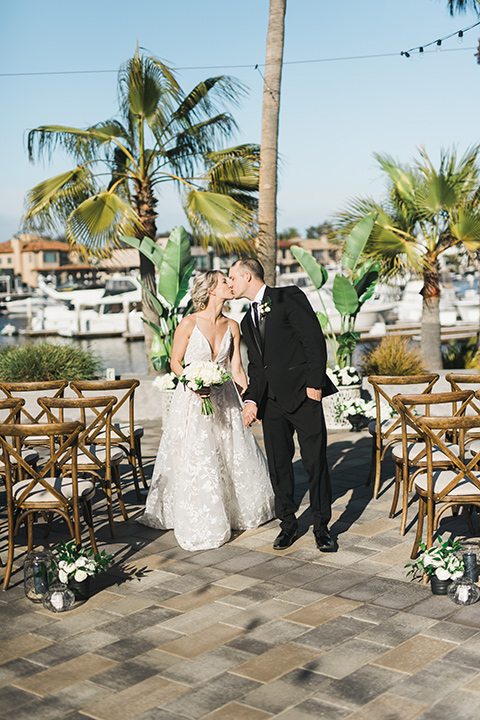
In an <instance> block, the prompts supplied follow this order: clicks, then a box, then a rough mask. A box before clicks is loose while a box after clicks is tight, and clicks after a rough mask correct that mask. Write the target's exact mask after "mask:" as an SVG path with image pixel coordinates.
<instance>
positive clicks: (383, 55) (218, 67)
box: [0, 22, 480, 77]
mask: <svg viewBox="0 0 480 720" xmlns="http://www.w3.org/2000/svg"><path fill="white" fill-rule="evenodd" d="M476 25H480V22H478V23H476ZM476 25H472V27H476ZM460 32H461V31H460ZM455 35H458V33H453V35H448V36H447V37H446V38H443V40H445V39H447V38H450V37H454V36H455ZM437 42H438V41H433V42H431V43H428V44H426V45H423V46H418V47H417V48H411V49H410V50H407V51H403V50H402V52H401V53H398V52H394V53H376V54H371V55H344V56H340V57H329V58H316V59H314V60H288V61H285V62H284V63H283V65H308V64H313V63H327V62H348V61H350V60H372V59H376V58H388V57H398V56H399V54H400V55H404V56H407V53H410V52H413V51H414V50H419V49H420V47H423V48H426V47H429V46H430V45H435V44H437ZM476 49H477V48H476V47H458V48H444V50H443V51H444V52H465V51H466V50H476ZM422 52H425V51H424V50H422ZM431 52H433V51H430V53H431ZM408 57H410V55H408ZM260 67H265V63H249V64H246V65H191V66H186V67H178V68H174V69H175V70H176V71H180V70H222V69H224V70H235V69H245V68H250V69H252V70H257V69H258V68H260ZM100 73H118V70H50V71H45V72H15V73H0V77H38V76H48V75H93V74H100Z"/></svg>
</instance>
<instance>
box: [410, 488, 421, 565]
mask: <svg viewBox="0 0 480 720" xmlns="http://www.w3.org/2000/svg"><path fill="white" fill-rule="evenodd" d="M424 517H425V500H424V499H423V498H422V496H421V495H420V496H419V498H418V520H417V534H416V535H415V540H414V541H413V548H412V552H411V554H410V558H411V559H412V560H414V559H415V558H416V557H417V555H418V544H419V542H420V540H421V539H422V533H423V519H424Z"/></svg>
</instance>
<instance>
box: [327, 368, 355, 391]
mask: <svg viewBox="0 0 480 720" xmlns="http://www.w3.org/2000/svg"><path fill="white" fill-rule="evenodd" d="M327 375H328V376H329V377H330V379H331V380H332V381H333V382H334V383H335V385H343V386H348V385H358V384H359V383H360V376H359V374H358V372H357V370H356V369H355V368H354V367H352V366H351V365H350V366H348V367H344V368H341V367H340V366H339V365H335V366H334V367H333V368H329V367H327Z"/></svg>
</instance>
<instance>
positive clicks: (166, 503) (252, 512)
mask: <svg viewBox="0 0 480 720" xmlns="http://www.w3.org/2000/svg"><path fill="white" fill-rule="evenodd" d="M231 346H232V334H231V331H230V328H228V329H227V331H226V333H225V335H224V337H223V339H222V342H221V345H220V350H219V351H218V355H217V358H216V360H217V362H218V363H220V365H222V366H223V367H225V368H226V367H227V364H228V359H229V357H230V351H231ZM184 359H185V364H188V363H191V362H198V361H210V360H212V350H211V347H210V343H209V342H208V340H207V339H206V337H205V336H204V335H203V333H202V332H201V331H200V330H199V328H198V327H197V326H195V328H194V330H193V332H192V334H191V336H190V340H189V342H188V346H187V350H186V353H185V358H184ZM211 399H212V402H213V405H214V408H215V412H214V414H213V415H210V416H205V415H202V414H201V400H200V399H199V398H198V396H197V395H195V394H194V393H193V392H191V390H189V389H188V388H185V387H184V386H183V385H181V384H179V385H178V386H177V388H176V390H175V394H174V396H173V399H172V404H171V407H170V412H169V414H168V418H167V422H166V423H165V427H164V432H163V435H162V439H161V442H160V447H159V449H158V455H157V460H156V463H155V469H154V471H153V478H152V483H151V486H150V490H149V493H148V498H147V504H146V509H145V514H144V515H143V517H142V519H141V522H142V523H144V524H146V525H149V526H151V527H154V528H160V529H170V528H173V529H174V531H175V537H176V539H177V542H178V544H179V545H180V547H182V548H183V549H184V550H207V549H210V548H216V547H219V546H220V545H222V544H223V543H224V542H226V541H227V540H228V539H229V537H230V535H231V530H232V529H235V530H245V529H249V528H255V527H258V526H259V525H261V524H262V523H264V522H266V521H267V520H270V518H272V517H273V492H272V486H271V483H270V477H269V475H268V469H267V463H266V460H265V457H264V456H263V454H262V452H261V450H260V448H259V447H258V445H257V442H256V440H255V438H254V437H253V434H252V431H251V430H250V429H249V428H246V427H245V426H244V424H243V421H242V416H241V408H242V405H241V401H240V397H239V394H238V392H237V389H236V387H235V384H234V382H233V380H231V379H230V380H227V382H226V383H225V384H224V385H222V386H221V387H219V388H212V391H211Z"/></svg>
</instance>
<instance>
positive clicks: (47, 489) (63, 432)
mask: <svg viewBox="0 0 480 720" xmlns="http://www.w3.org/2000/svg"><path fill="white" fill-rule="evenodd" d="M82 428H83V425H82V423H79V422H72V423H42V424H41V425H37V424H36V425H23V424H15V423H8V424H0V448H1V451H2V453H3V462H4V466H5V486H6V496H7V515H8V559H7V565H6V569H5V577H4V580H3V589H4V590H6V589H7V587H8V584H9V581H10V576H11V572H12V565H13V556H14V539H15V536H16V534H17V532H18V529H19V527H20V525H21V523H22V522H24V521H26V525H27V537H28V551H29V552H31V551H32V550H33V523H34V518H35V516H36V515H37V514H38V513H40V514H41V515H43V516H45V514H47V513H49V512H52V513H56V514H58V515H60V516H61V517H62V518H63V519H64V520H65V522H66V523H67V527H68V529H69V531H70V535H71V537H72V538H74V540H75V543H76V545H77V546H78V547H80V545H81V532H80V509H82V511H83V517H84V519H85V521H86V524H87V526H88V531H89V535H90V542H91V545H92V548H93V550H94V552H95V553H97V552H98V550H97V544H96V541H95V534H94V530H93V518H92V507H91V500H92V498H93V495H94V493H95V487H94V483H93V482H92V481H91V480H88V479H80V478H79V477H78V474H77V445H78V437H79V435H80V433H81V431H82ZM40 435H43V436H44V437H47V438H48V440H49V443H50V446H49V451H50V452H49V458H48V460H47V461H46V463H45V465H44V466H43V467H42V468H41V470H37V469H35V468H32V467H31V466H30V465H28V463H27V462H26V461H25V460H24V459H23V458H22V456H21V454H20V453H19V452H18V449H17V448H18V445H19V444H20V445H22V443H23V442H24V441H25V440H26V439H27V438H28V437H30V436H33V437H35V436H40ZM12 458H13V461H14V462H15V463H16V465H17V467H18V468H20V469H21V471H22V472H24V473H25V476H28V477H24V478H23V479H21V480H17V481H16V482H14V478H13V474H12V467H13V461H12ZM66 462H70V473H69V475H68V476H66V475H62V474H61V470H62V466H63V464H65V463H66Z"/></svg>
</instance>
